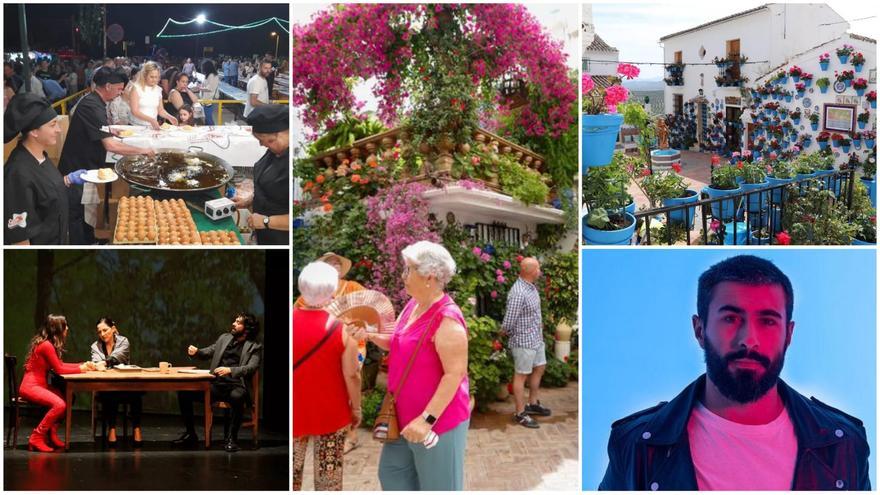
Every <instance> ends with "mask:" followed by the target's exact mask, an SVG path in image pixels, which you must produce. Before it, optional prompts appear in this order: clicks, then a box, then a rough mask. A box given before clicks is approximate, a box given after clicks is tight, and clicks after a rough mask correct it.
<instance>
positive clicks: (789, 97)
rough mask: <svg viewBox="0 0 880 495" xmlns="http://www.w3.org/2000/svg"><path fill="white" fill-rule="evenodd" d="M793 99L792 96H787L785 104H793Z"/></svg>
mask: <svg viewBox="0 0 880 495" xmlns="http://www.w3.org/2000/svg"><path fill="white" fill-rule="evenodd" d="M792 98H793V97H792V95H785V102H786V103H791V99H792Z"/></svg>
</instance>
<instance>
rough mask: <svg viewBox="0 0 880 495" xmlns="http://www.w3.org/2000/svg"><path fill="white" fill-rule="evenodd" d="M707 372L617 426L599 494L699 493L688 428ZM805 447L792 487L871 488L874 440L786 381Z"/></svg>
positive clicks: (784, 391)
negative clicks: (871, 445)
mask: <svg viewBox="0 0 880 495" xmlns="http://www.w3.org/2000/svg"><path fill="white" fill-rule="evenodd" d="M705 384H706V375H702V376H701V377H700V378H698V379H697V380H696V381H695V382H693V383H691V384H690V385H689V386H688V387H687V388H686V389H684V391H682V392H681V393H680V394H679V395H678V396H677V397H676V398H674V399H672V402H661V403H660V404H658V405H657V406H654V407H652V408H650V409H646V410H644V411H640V412H637V413H635V414H633V415H631V416H628V417H626V418H623V419H621V420H618V421H616V422H614V424H613V425H611V437H610V439H609V440H608V458H609V463H608V469H607V470H606V471H605V478H604V479H603V480H602V483H601V484H600V485H599V489H600V490H621V491H626V490H697V489H698V487H697V479H696V474H695V473H694V464H693V461H692V460H691V452H690V446H689V443H688V434H687V423H688V419H689V418H690V413H691V410H692V409H693V407H694V405H695V402H696V401H697V400H698V399H699V397H700V396H701V395H702V393H703V390H704V389H705ZM778 388H779V395H780V397H781V398H782V401H783V402H784V403H785V409H786V411H787V412H788V415H789V416H790V417H791V421H792V424H793V426H794V432H795V436H796V437H797V443H798V450H797V462H796V463H795V471H794V479H793V480H792V485H791V488H792V490H870V489H871V482H870V480H869V479H868V452H869V449H868V442H867V437H866V434H865V428H864V427H863V426H862V422H861V421H859V420H858V419H857V418H854V417H852V416H849V415H848V414H846V413H844V412H842V411H839V410H837V409H834V408H833V407H830V406H828V405H825V404H823V403H821V402H819V401H818V400H816V399H815V398H812V397H811V398H810V399H807V398H806V397H804V396H803V395H801V394H799V393H797V392H796V391H795V390H794V389H792V388H791V387H789V386H788V385H786V384H785V382H783V381H782V380H779V386H778Z"/></svg>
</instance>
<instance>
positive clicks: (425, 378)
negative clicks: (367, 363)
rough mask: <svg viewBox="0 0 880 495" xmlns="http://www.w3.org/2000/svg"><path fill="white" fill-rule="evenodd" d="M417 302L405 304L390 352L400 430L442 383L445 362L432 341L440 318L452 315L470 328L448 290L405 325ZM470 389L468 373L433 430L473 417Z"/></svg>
mask: <svg viewBox="0 0 880 495" xmlns="http://www.w3.org/2000/svg"><path fill="white" fill-rule="evenodd" d="M415 306H416V301H415V299H410V301H409V302H408V303H407V304H406V307H405V308H403V313H401V315H400V320H399V321H398V323H397V328H395V330H394V335H393V336H392V338H391V348H390V354H389V355H388V388H389V390H391V391H392V392H395V394H396V397H397V421H398V424H399V425H400V429H401V430H403V428H404V427H406V425H408V424H409V422H410V421H412V420H413V419H415V418H417V417H419V416H421V414H422V413H423V412H424V411H425V407H427V406H428V402H430V401H431V398H432V397H433V396H434V393H435V392H436V391H437V386H438V385H440V379H441V378H442V377H443V364H442V362H441V361H440V356H439V355H438V354H437V349H436V348H435V347H434V343H433V342H432V341H431V339H432V338H433V337H434V334H435V333H437V329H438V328H439V327H440V323H441V321H442V320H443V318H452V319H453V320H455V321H456V322H458V324H459V325H461V326H462V327H463V328H464V329H465V331H467V325H466V324H465V321H464V316H463V315H462V314H461V309H459V307H458V306H457V305H456V304H455V302H453V301H452V298H450V297H449V295H448V294H447V295H444V296H443V298H442V299H440V300H439V301H437V302H436V303H434V305H433V306H431V307H430V308H429V309H428V311H425V313H424V314H423V315H421V316H419V317H418V319H416V320H415V321H414V322H412V324H411V325H410V326H409V327H406V322H407V321H408V320H409V315H410V314H411V313H412V312H413V309H414V308H415ZM426 331H427V332H428V335H427V336H426V337H425V342H424V343H422V348H421V349H420V350H419V353H418V355H417V357H416V359H415V362H413V365H412V368H411V369H410V371H409V376H408V377H407V379H406V383H404V384H403V388H402V389H401V390H396V389H397V386H398V383H399V382H400V377H401V376H402V375H403V372H404V370H405V369H406V365H407V364H408V363H409V360H410V356H412V354H413V352H415V349H416V347H417V346H418V343H419V338H420V337H421V336H422V333H423V332H426ZM468 391H469V388H468V379H467V376H465V377H464V378H463V379H462V380H461V383H460V384H459V386H458V390H457V391H456V392H455V395H454V396H453V397H452V400H451V401H450V402H449V405H447V406H446V409H445V410H444V411H443V413H442V414H440V416H439V417H438V418H437V422H436V423H434V427H433V428H432V429H433V430H434V433H436V434H438V435H442V434H443V433H446V432H447V431H449V430H452V429H453V428H455V427H456V426H458V425H459V424H461V423H462V422H463V421H467V420H468V419H469V418H470V415H471V413H470V396H469V392H468Z"/></svg>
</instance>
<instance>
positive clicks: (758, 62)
mask: <svg viewBox="0 0 880 495" xmlns="http://www.w3.org/2000/svg"><path fill="white" fill-rule="evenodd" d="M582 60H585V61H587V62H590V63H593V64H630V65H677V64H676V63H675V62H618V61H617V60H593V59H589V58H584V59H582ZM769 63H770V61H769V60H755V61H746V62H738V64H739V65H749V64H769ZM682 65H684V66H688V65H718V64H716V63H715V62H688V63H685V62H682Z"/></svg>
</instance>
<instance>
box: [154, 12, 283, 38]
mask: <svg viewBox="0 0 880 495" xmlns="http://www.w3.org/2000/svg"><path fill="white" fill-rule="evenodd" d="M194 22H196V23H198V24H203V23H207V24H211V25H214V26H218V27H220V28H221V29H214V30H212V31H205V32H203V33H189V34H164V33H165V30H166V29H168V26H169V25H170V24H172V23H173V24H176V25H178V26H185V25H187V24H192V23H194ZM271 22H274V23H275V24H278V27H280V28H281V30H282V31H284V32H285V33H287V34H290V29H289V26H290V21H288V20H286V19H279V18H277V17H269V18H267V19H263V20H260V21H254V22H250V23H247V24H242V25H240V26H231V25H229V24H222V23H219V22H214V21H212V20H210V19H205V18H204V16H203V15H200V16H199V17H196V18H195V19H190V20H188V21H178V20H176V19H172V18H170V17H169V18H168V20H167V21H165V25H164V26H163V27H162V30H161V31H159V34H157V35H156V38H191V37H193V36H205V35H208V34H217V33H225V32H227V31H234V30H244V29H254V28H258V27H260V26H265V25H266V24H269V23H271ZM285 25H286V26H285Z"/></svg>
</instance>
